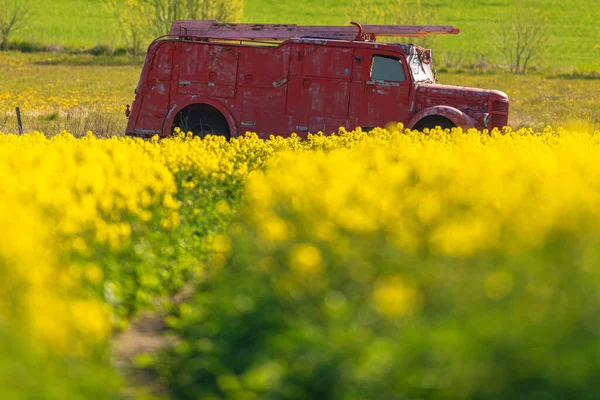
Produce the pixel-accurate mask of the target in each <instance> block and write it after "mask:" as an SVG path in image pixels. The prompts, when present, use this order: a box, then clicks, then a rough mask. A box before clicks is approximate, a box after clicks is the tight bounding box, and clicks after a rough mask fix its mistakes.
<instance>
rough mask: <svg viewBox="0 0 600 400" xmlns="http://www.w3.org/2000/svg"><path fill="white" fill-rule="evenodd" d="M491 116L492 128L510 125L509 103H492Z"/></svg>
mask: <svg viewBox="0 0 600 400" xmlns="http://www.w3.org/2000/svg"><path fill="white" fill-rule="evenodd" d="M490 117H491V127H492V128H494V127H498V128H502V127H503V126H506V125H508V103H507V102H504V101H496V102H494V103H492V110H491V113H490Z"/></svg>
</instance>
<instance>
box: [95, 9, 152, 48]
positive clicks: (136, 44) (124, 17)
mask: <svg viewBox="0 0 600 400" xmlns="http://www.w3.org/2000/svg"><path fill="white" fill-rule="evenodd" d="M103 3H104V6H105V7H106V9H107V10H108V12H109V13H110V14H111V16H112V17H113V20H114V30H115V32H117V36H119V37H120V38H121V39H122V40H123V41H124V42H125V46H127V52H128V53H130V54H131V55H133V56H134V57H137V56H139V55H140V54H141V53H142V48H143V47H144V46H145V45H147V44H148V42H149V41H150V40H151V36H152V34H151V33H150V32H149V29H148V20H147V17H146V15H147V13H148V10H147V8H146V5H145V4H144V2H143V1H141V0H103Z"/></svg>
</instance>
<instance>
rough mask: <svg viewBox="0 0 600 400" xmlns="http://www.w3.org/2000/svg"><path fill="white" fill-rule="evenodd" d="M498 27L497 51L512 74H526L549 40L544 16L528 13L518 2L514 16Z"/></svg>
mask: <svg viewBox="0 0 600 400" xmlns="http://www.w3.org/2000/svg"><path fill="white" fill-rule="evenodd" d="M498 26H499V28H498V32H497V33H498V35H497V36H498V38H499V39H498V41H497V42H496V49H497V50H498V51H499V52H500V54H501V56H502V58H503V59H504V61H505V62H506V66H507V67H508V69H509V70H510V72H512V73H514V74H524V73H525V72H526V71H527V68H528V67H529V65H530V63H531V61H533V60H534V59H535V58H536V57H538V56H539V55H540V54H541V53H542V52H543V50H544V48H545V45H546V42H547V40H548V31H547V29H546V20H545V18H544V16H543V15H542V14H539V13H538V14H533V13H531V12H526V11H525V10H524V9H523V7H522V2H521V1H519V0H517V1H515V8H514V11H513V13H512V15H511V16H510V17H509V18H508V19H506V20H505V21H504V22H502V21H501V22H500V23H499V25H498Z"/></svg>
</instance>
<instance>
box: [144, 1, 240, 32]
mask: <svg viewBox="0 0 600 400" xmlns="http://www.w3.org/2000/svg"><path fill="white" fill-rule="evenodd" d="M141 1H142V3H144V4H145V5H146V7H147V9H148V10H149V11H150V15H151V21H152V27H153V33H154V35H155V36H161V35H166V34H167V33H168V32H169V28H170V27H171V22H173V21H174V20H185V19H192V20H217V21H219V22H238V21H239V20H240V17H241V15H242V11H243V9H244V3H245V0H185V1H177V0H141Z"/></svg>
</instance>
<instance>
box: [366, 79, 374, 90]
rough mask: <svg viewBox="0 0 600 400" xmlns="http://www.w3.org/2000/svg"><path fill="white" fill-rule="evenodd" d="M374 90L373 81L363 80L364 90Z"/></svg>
mask: <svg viewBox="0 0 600 400" xmlns="http://www.w3.org/2000/svg"><path fill="white" fill-rule="evenodd" d="M374 91H375V82H373V81H367V82H365V92H374Z"/></svg>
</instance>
